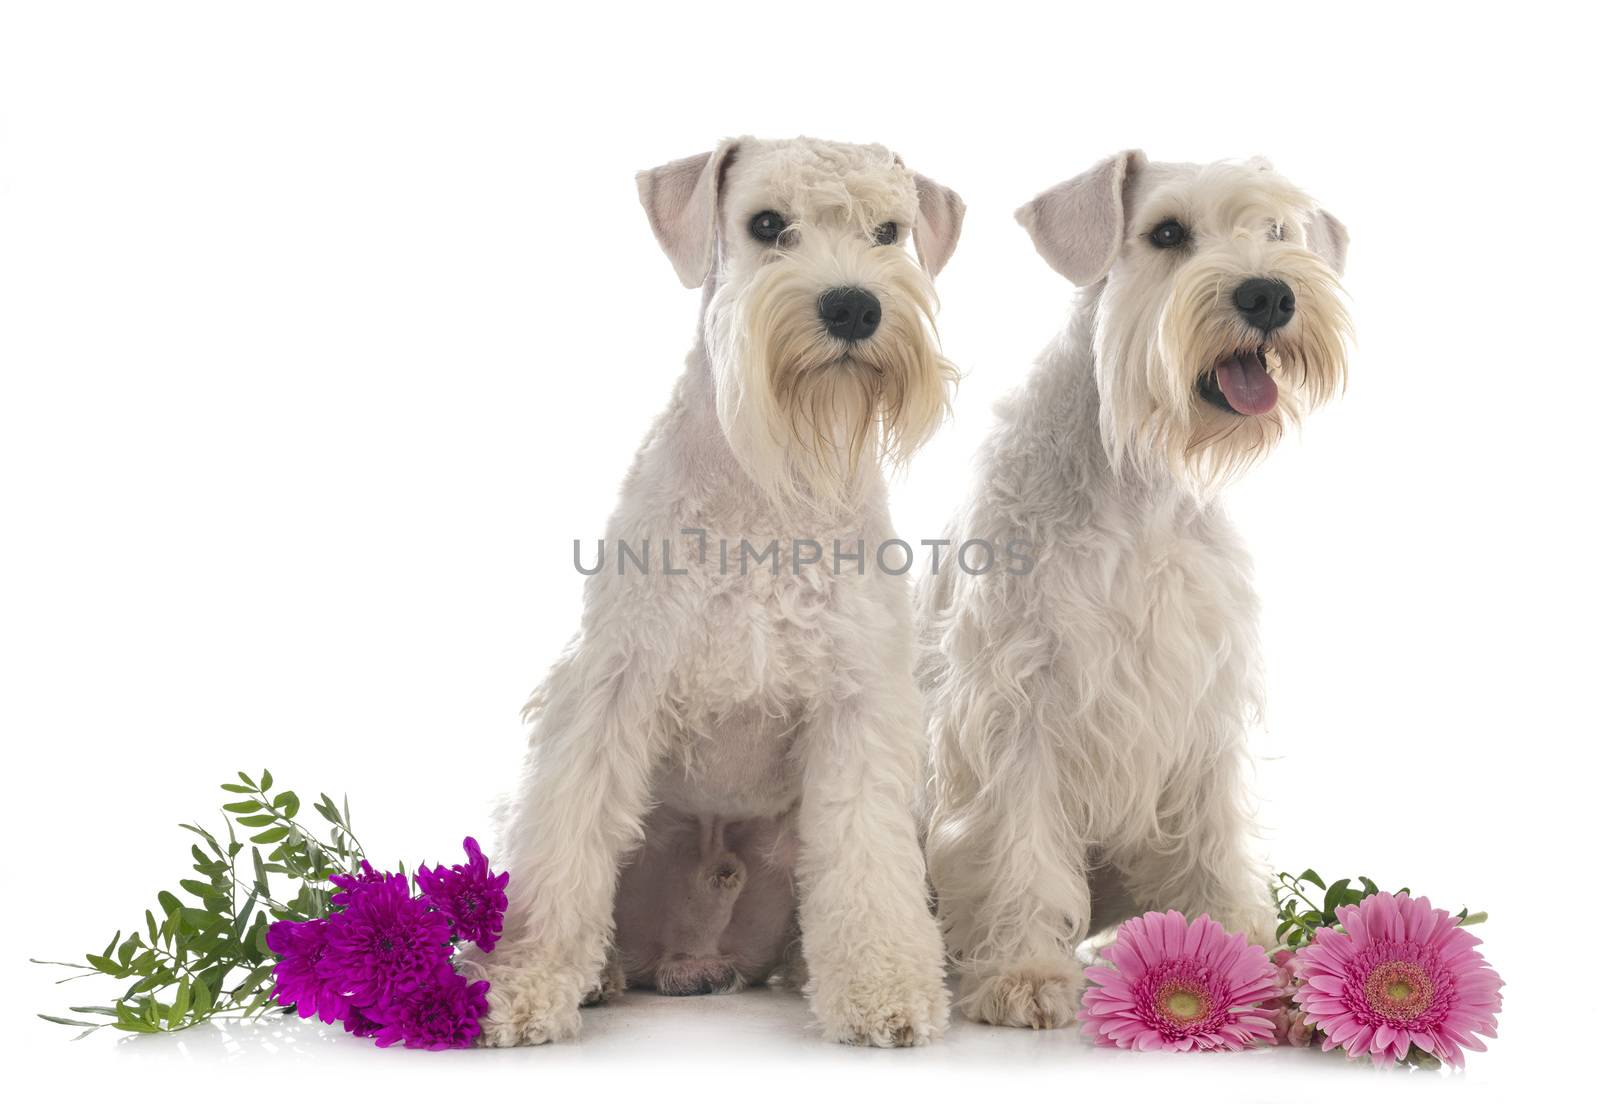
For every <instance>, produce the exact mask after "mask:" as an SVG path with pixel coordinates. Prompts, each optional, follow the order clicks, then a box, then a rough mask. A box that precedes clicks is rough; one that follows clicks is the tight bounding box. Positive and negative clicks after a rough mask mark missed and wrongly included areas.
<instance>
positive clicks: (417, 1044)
mask: <svg viewBox="0 0 1600 1104" xmlns="http://www.w3.org/2000/svg"><path fill="white" fill-rule="evenodd" d="M488 992H489V983H488V982H487V981H473V982H468V981H467V979H466V978H464V977H462V976H461V975H460V974H458V973H456V972H455V971H454V970H452V969H451V968H450V967H449V966H441V967H440V968H439V969H438V970H436V971H435V972H434V974H433V975H432V976H431V977H429V978H427V979H425V980H424V981H423V982H422V984H420V985H418V986H417V987H416V988H415V989H413V990H412V991H411V992H409V993H407V994H405V995H404V996H403V997H401V998H399V999H398V1000H397V1001H395V1003H393V1004H391V1005H389V1006H388V1007H386V1008H382V1009H375V1010H372V1011H370V1013H369V1014H370V1015H371V1017H372V1019H373V1020H374V1021H376V1022H377V1023H378V1024H380V1025H381V1026H380V1027H379V1028H378V1031H377V1033H376V1035H375V1036H374V1038H373V1042H375V1043H377V1044H378V1045H379V1046H381V1047H387V1046H393V1045H394V1044H395V1043H401V1042H403V1043H404V1044H405V1045H406V1046H407V1047H408V1048H410V1049H412V1050H455V1049H459V1048H462V1047H469V1046H471V1045H472V1041H473V1040H474V1039H476V1038H477V1037H478V1034H479V1032H480V1031H481V1030H482V1028H480V1027H479V1026H478V1020H479V1019H480V1018H481V1017H483V1016H486V1015H488V1012H489V998H488Z"/></svg>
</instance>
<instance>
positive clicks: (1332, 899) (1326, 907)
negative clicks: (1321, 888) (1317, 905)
mask: <svg viewBox="0 0 1600 1104" xmlns="http://www.w3.org/2000/svg"><path fill="white" fill-rule="evenodd" d="M1349 887H1350V879H1349V878H1340V879H1339V880H1338V881H1337V882H1334V883H1333V884H1332V885H1331V886H1329V887H1328V894H1327V896H1326V897H1324V898H1323V899H1322V914H1323V916H1325V917H1332V916H1333V915H1334V911H1333V910H1334V909H1335V908H1336V907H1337V906H1339V905H1342V904H1344V903H1345V899H1344V891H1345V890H1346V889H1348V888H1349ZM1328 922H1329V923H1330V924H1331V923H1333V921H1332V920H1331V919H1330V920H1329V921H1328Z"/></svg>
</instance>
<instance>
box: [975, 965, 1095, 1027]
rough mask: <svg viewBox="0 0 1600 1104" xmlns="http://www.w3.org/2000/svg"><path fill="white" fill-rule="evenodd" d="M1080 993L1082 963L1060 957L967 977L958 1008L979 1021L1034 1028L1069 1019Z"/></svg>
mask: <svg viewBox="0 0 1600 1104" xmlns="http://www.w3.org/2000/svg"><path fill="white" fill-rule="evenodd" d="M1082 995H1083V967H1081V966H1080V965H1078V963H1077V962H1075V961H1072V960H1070V959H1063V960H1061V961H1059V962H1050V963H1048V964H1046V963H1038V964H1030V965H1028V966H1019V967H1014V968H1008V969H1004V970H1001V971H999V972H997V973H986V974H983V975H979V976H973V977H968V978H967V979H965V980H964V981H963V983H962V986H961V1011H962V1012H963V1013H965V1015H966V1016H967V1018H968V1019H971V1020H977V1021H979V1022H980V1023H988V1024H995V1025H997V1026H1000V1027H1031V1028H1033V1029H1034V1030H1036V1031H1038V1030H1044V1029H1046V1028H1055V1027H1065V1026H1066V1025H1067V1024H1069V1023H1071V1022H1072V1020H1073V1018H1074V1017H1075V1016H1076V1015H1077V1012H1078V1001H1079V999H1080V998H1081V997H1082Z"/></svg>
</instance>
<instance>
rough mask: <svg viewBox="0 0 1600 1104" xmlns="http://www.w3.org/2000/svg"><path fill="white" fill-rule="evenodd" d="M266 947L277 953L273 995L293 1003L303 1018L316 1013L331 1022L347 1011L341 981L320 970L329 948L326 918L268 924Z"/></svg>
mask: <svg viewBox="0 0 1600 1104" xmlns="http://www.w3.org/2000/svg"><path fill="white" fill-rule="evenodd" d="M267 947H268V949H270V950H271V951H272V953H273V954H275V955H277V956H278V963H277V965H275V966H274V967H273V968H272V976H273V977H274V978H276V979H277V987H276V988H275V989H274V990H273V994H272V995H273V997H274V998H275V999H276V1000H277V1002H278V1003H279V1004H281V1005H283V1006H284V1007H286V1008H287V1007H288V1006H290V1005H293V1006H294V1009H295V1011H296V1012H298V1013H299V1014H300V1018H301V1019H303V1020H304V1019H310V1018H311V1017H312V1016H316V1017H317V1018H318V1019H319V1020H321V1021H322V1022H323V1023H329V1024H331V1023H333V1022H334V1021H335V1020H337V1019H339V1018H340V1017H341V1016H343V1015H344V1014H345V1013H346V1011H348V1009H349V1002H348V1001H347V1000H345V998H344V995H343V994H342V993H341V992H340V989H339V986H338V984H337V983H336V982H333V981H331V980H330V979H328V978H326V977H324V976H323V975H322V974H321V973H320V972H319V970H320V963H321V962H322V958H323V956H324V955H325V954H326V953H327V949H328V922H327V921H326V920H304V921H300V920H279V921H277V922H276V923H274V924H272V925H271V926H270V927H268V928H267Z"/></svg>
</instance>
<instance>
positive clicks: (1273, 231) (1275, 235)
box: [1267, 222, 1283, 241]
mask: <svg viewBox="0 0 1600 1104" xmlns="http://www.w3.org/2000/svg"><path fill="white" fill-rule="evenodd" d="M1267 240H1268V241H1282V240H1283V223H1281V222H1275V223H1273V224H1272V225H1271V226H1269V227H1268V228H1267Z"/></svg>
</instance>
